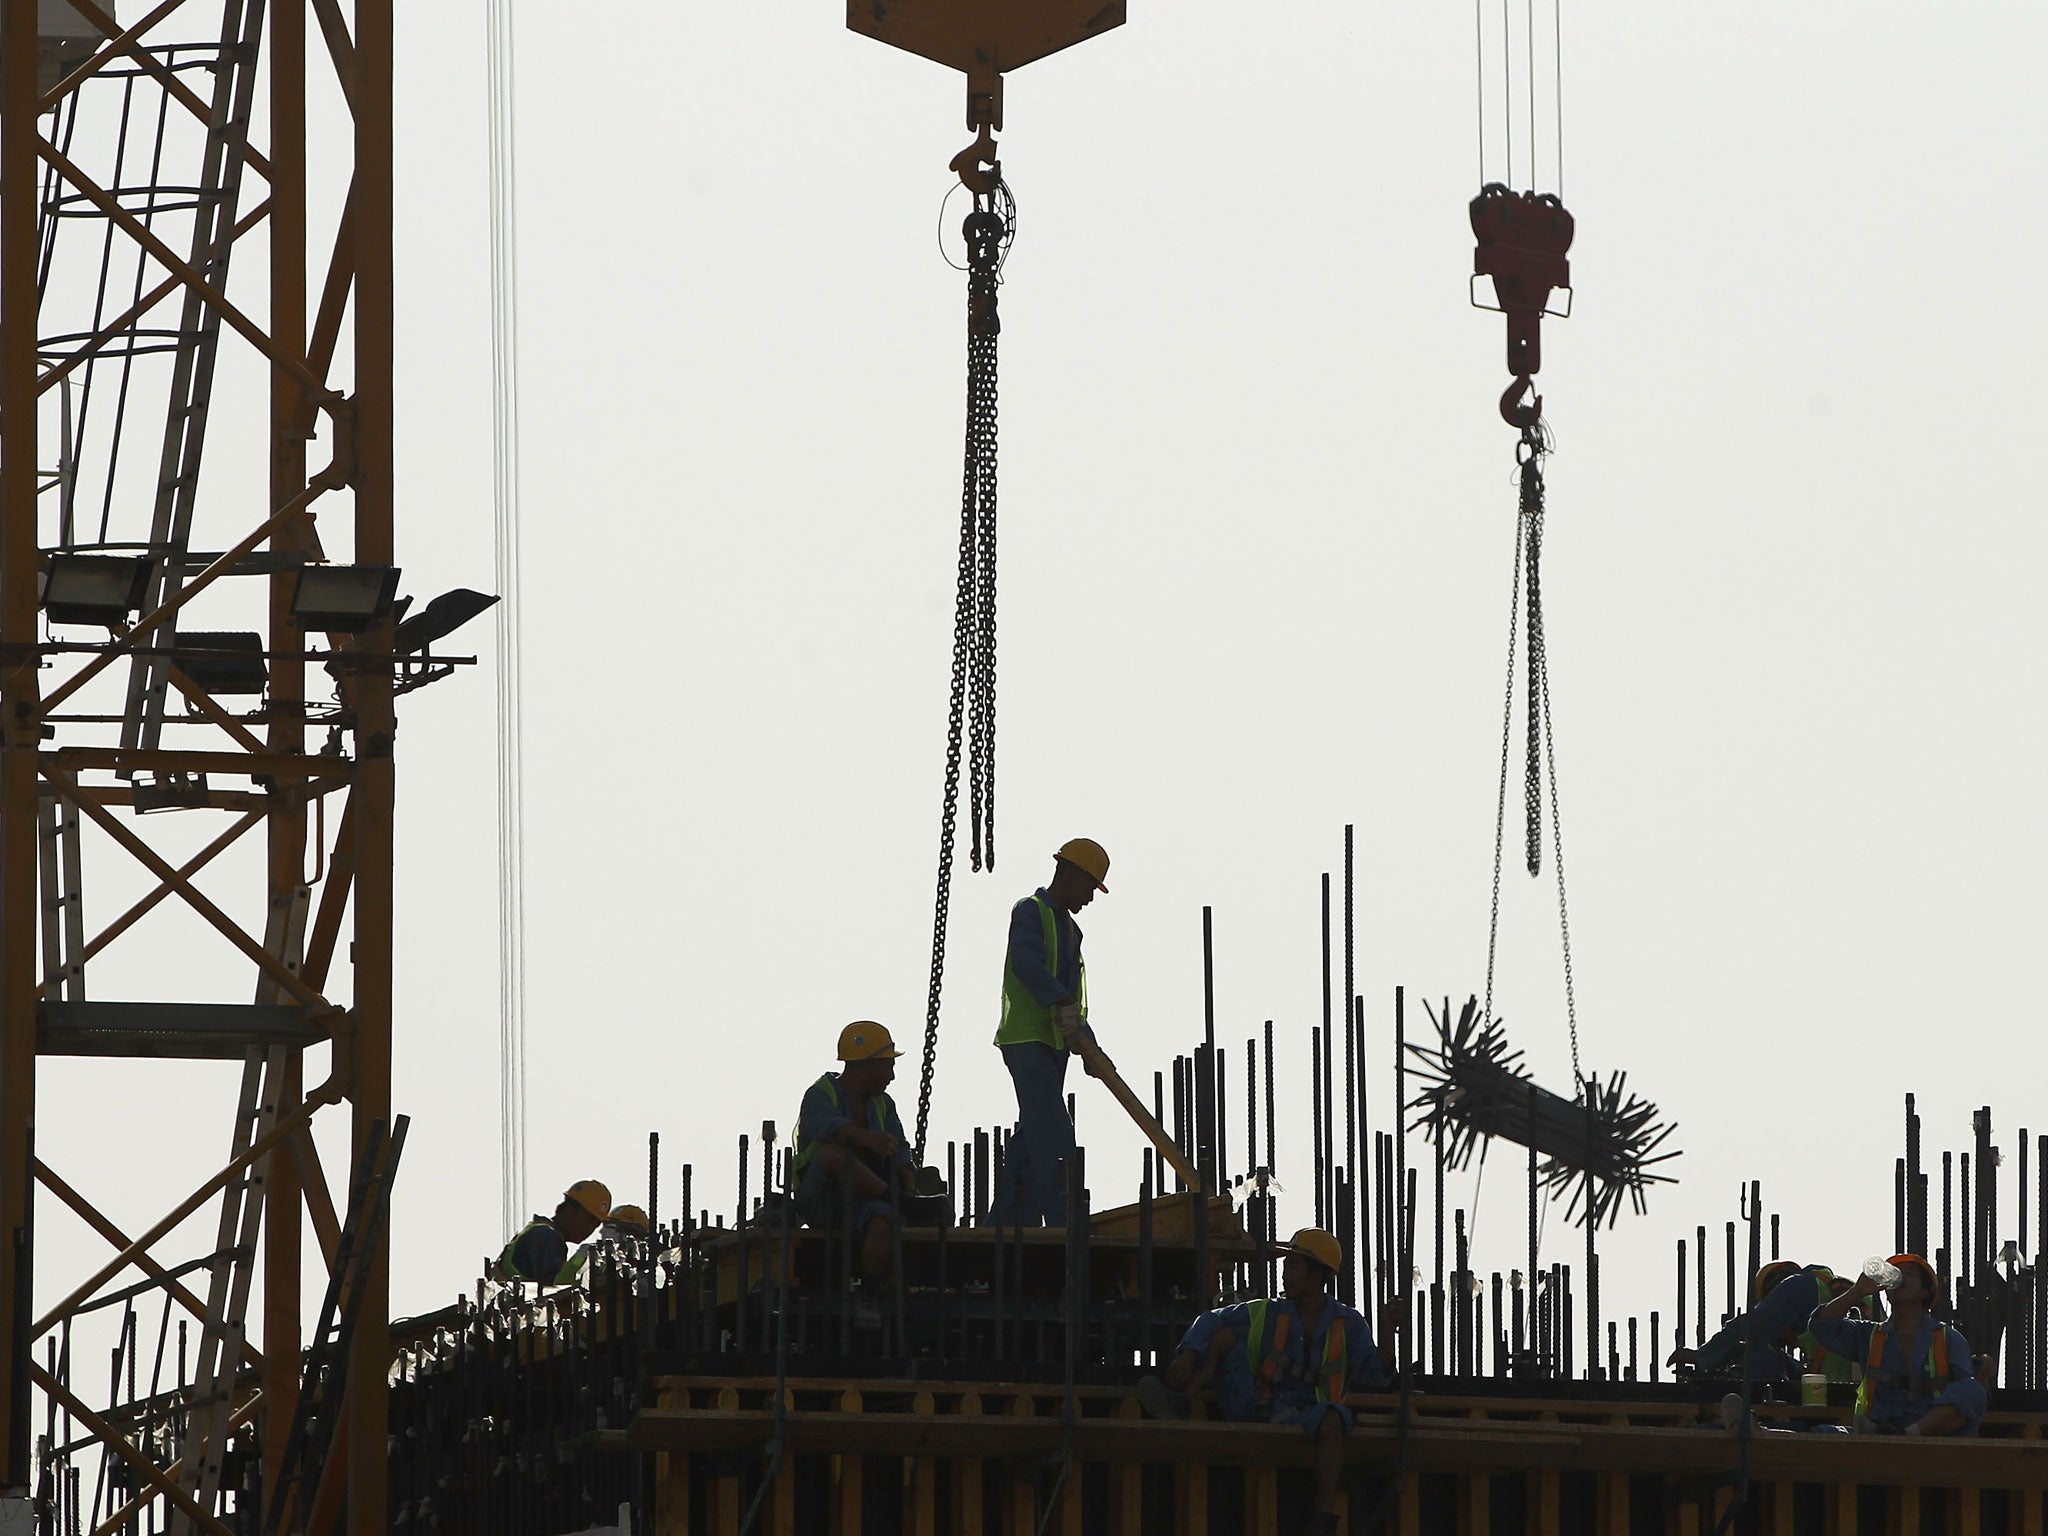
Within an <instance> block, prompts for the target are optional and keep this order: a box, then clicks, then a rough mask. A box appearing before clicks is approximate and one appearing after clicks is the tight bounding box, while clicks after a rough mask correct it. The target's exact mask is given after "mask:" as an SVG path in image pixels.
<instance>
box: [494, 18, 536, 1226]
mask: <svg viewBox="0 0 2048 1536" xmlns="http://www.w3.org/2000/svg"><path fill="white" fill-rule="evenodd" d="M485 48H486V53H487V75H488V81H487V111H488V114H489V117H490V168H489V174H490V246H491V489H492V556H493V565H494V574H495V577H496V581H497V586H498V591H499V593H500V594H501V595H502V598H503V600H502V601H501V602H500V603H499V605H498V611H497V615H496V620H497V645H498V676H497V684H498V687H497V801H498V803H497V844H498V1122H499V1149H498V1155H499V1191H500V1200H501V1203H502V1214H503V1219H504V1225H505V1230H506V1231H507V1232H514V1231H517V1230H518V1228H519V1225H520V1215H521V1211H522V1210H523V1208H524V1203H525V1198H526V1177H527V1167H526V899H525V888H524V882H525V873H526V804H525V757H526V743H525V721H524V715H523V710H522V694H523V681H524V680H523V676H522V663H523V656H522V649H523V646H522V641H523V634H522V629H523V618H524V603H523V601H522V592H521V571H520V519H519V247H518V222H517V219H518V200H517V195H516V194H517V190H518V137H517V131H516V123H515V119H514V87H515V80H514V66H515V63H516V58H517V55H516V50H515V48H514V35H513V26H512V8H511V4H510V0H488V4H487V6H486V9H485Z"/></svg>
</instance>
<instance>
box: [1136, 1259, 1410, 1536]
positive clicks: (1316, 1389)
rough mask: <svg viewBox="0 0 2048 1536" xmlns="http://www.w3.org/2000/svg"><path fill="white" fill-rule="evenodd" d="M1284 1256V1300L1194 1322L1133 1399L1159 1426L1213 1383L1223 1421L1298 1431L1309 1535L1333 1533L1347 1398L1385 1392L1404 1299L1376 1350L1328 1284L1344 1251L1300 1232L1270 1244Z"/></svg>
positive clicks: (1361, 1321) (1392, 1309) (1391, 1307)
mask: <svg viewBox="0 0 2048 1536" xmlns="http://www.w3.org/2000/svg"><path fill="white" fill-rule="evenodd" d="M1275 1252H1277V1253H1278V1254H1279V1255H1280V1256H1281V1261H1282V1262H1281V1267H1280V1287H1281V1292H1282V1295H1281V1299H1279V1300H1275V1301H1246V1302H1240V1303H1238V1304H1237V1305H1236V1306H1231V1307H1220V1308H1218V1309H1217V1310H1215V1311H1213V1312H1205V1313H1204V1314H1202V1316H1200V1317H1198V1318H1196V1319H1195V1321H1194V1323H1193V1324H1192V1325H1191V1326H1190V1327H1189V1329H1188V1331H1187V1334H1186V1335H1185V1336H1184V1337H1183V1338H1182V1339H1181V1341H1180V1348H1179V1350H1178V1351H1177V1352H1176V1353H1175V1355H1174V1357H1173V1361H1172V1363H1171V1364H1170V1365H1168V1366H1167V1368H1166V1376H1165V1379H1164V1380H1162V1379H1161V1378H1159V1377H1157V1376H1146V1377H1144V1378H1143V1379H1141V1380H1140V1381H1139V1383H1138V1401H1139V1402H1140V1403H1141V1404H1143V1405H1144V1408H1145V1411H1146V1412H1147V1413H1149V1414H1151V1415H1152V1416H1153V1417H1154V1418H1158V1419H1182V1418H1186V1417H1187V1413H1188V1408H1189V1405H1190V1403H1191V1401H1192V1399H1193V1398H1194V1396H1195V1395H1196V1394H1198V1393H1200V1392H1201V1391H1203V1390H1204V1389H1205V1388H1207V1387H1209V1386H1210V1385H1211V1384H1213V1385H1214V1386H1215V1389H1216V1397H1217V1402H1218V1405H1219V1406H1220V1407H1221V1409H1222V1411H1223V1417H1224V1418H1226V1419H1230V1420H1233V1421H1235V1422H1238V1423H1266V1424H1294V1425H1298V1426H1300V1427H1301V1429H1302V1430H1304V1431H1305V1432H1306V1433H1307V1434H1308V1435H1310V1436H1311V1437H1312V1438H1313V1439H1314V1440H1315V1442H1316V1507H1315V1517H1314V1519H1313V1520H1312V1521H1311V1522H1310V1525H1309V1530H1310V1531H1311V1532H1312V1533H1316V1536H1321V1533H1324V1532H1334V1531H1336V1529H1337V1528H1338V1527H1337V1513H1338V1502H1339V1499H1340V1497H1341V1495H1342V1487H1343V1471H1344V1435H1345V1432H1346V1431H1348V1430H1349V1429H1350V1428H1351V1425H1352V1416H1351V1410H1350V1409H1349V1408H1347V1407H1346V1406H1345V1405H1344V1397H1345V1394H1346V1393H1347V1392H1350V1391H1352V1390H1354V1389H1356V1390H1361V1391H1367V1392H1372V1391H1382V1390H1384V1389H1385V1388H1387V1387H1388V1386H1389V1385H1391V1383H1392V1381H1393V1376H1394V1345H1393V1340H1394V1336H1395V1335H1396V1334H1398V1333H1399V1332H1400V1331H1401V1328H1402V1321H1401V1318H1402V1313H1403V1309H1404V1306H1405V1303H1404V1302H1401V1301H1395V1302H1392V1303H1389V1304H1388V1306H1387V1307H1386V1308H1385V1310H1383V1311H1382V1312H1381V1314H1380V1323H1381V1331H1382V1333H1383V1334H1384V1336H1385V1337H1384V1338H1383V1340H1382V1341H1381V1342H1380V1344H1379V1345H1378V1346H1377V1347H1375V1346H1374V1343H1373V1334H1372V1329H1371V1327H1370V1326H1369V1325H1368V1324H1367V1323H1366V1320H1365V1318H1364V1317H1363V1316H1361V1315H1360V1314H1359V1312H1358V1311H1357V1310H1356V1309H1355V1308H1353V1307H1349V1306H1346V1305H1345V1304H1344V1303H1343V1302H1341V1301H1339V1300H1337V1298H1336V1297H1335V1296H1333V1295H1332V1294H1331V1292H1330V1283H1331V1281H1332V1280H1334V1279H1335V1278H1336V1275H1337V1271H1338V1270H1339V1269H1340V1268H1342V1267H1343V1263H1344V1250H1343V1248H1342V1247H1341V1246H1340V1245H1339V1244H1338V1242H1337V1239H1336V1238H1335V1237H1333V1236H1331V1235H1330V1234H1329V1233H1328V1232H1325V1231H1323V1230H1321V1229H1320V1228H1318V1227H1304V1228H1303V1229H1302V1230H1301V1231H1299V1232H1296V1233H1295V1234H1294V1237H1293V1239H1292V1240H1291V1241H1289V1242H1286V1243H1282V1244H1278V1245H1276V1246H1275Z"/></svg>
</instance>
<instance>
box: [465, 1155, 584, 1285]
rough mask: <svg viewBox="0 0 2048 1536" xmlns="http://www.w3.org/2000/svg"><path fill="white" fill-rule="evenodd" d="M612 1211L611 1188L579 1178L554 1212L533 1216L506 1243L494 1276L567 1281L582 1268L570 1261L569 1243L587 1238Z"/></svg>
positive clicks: (555, 1282) (553, 1282)
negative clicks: (552, 1213) (547, 1214)
mask: <svg viewBox="0 0 2048 1536" xmlns="http://www.w3.org/2000/svg"><path fill="white" fill-rule="evenodd" d="M611 1213H612V1192H611V1191H610V1190H609V1189H607V1188H605V1187H604V1185H602V1184H600V1183H598V1181H597V1180H596V1179H578V1180H577V1181H576V1182H575V1183H574V1184H571V1185H570V1186H569V1187H568V1189H567V1190H565V1191H564V1192H563V1195H562V1203H561V1204H560V1205H558V1206H556V1207H555V1214H554V1215H552V1216H536V1217H534V1218H533V1220H531V1221H529V1222H528V1223H527V1224H526V1226H525V1228H524V1229H523V1230H521V1232H520V1233H519V1235H518V1236H517V1237H515V1238H513V1239H512V1241H511V1242H509V1243H507V1244H506V1245H505V1247H504V1251H503V1252H501V1253H500V1254H499V1255H498V1262H497V1263H496V1264H494V1265H492V1266H491V1278H492V1279H493V1280H530V1281H535V1282H538V1283H539V1284H542V1285H567V1284H568V1283H569V1282H570V1281H572V1280H574V1279H575V1278H576V1275H577V1273H578V1272H579V1271H580V1270H581V1269H582V1268H583V1266H582V1264H581V1263H580V1262H579V1263H577V1264H575V1265H573V1266H572V1265H571V1264H570V1262H569V1249H570V1246H571V1245H572V1244H575V1243H580V1242H582V1241H583V1240H584V1239H586V1238H588V1237H589V1236H590V1235H591V1234H592V1233H593V1232H595V1231H596V1230H597V1229H598V1225H599V1223H601V1222H602V1221H603V1220H604V1219H605V1217H607V1216H609V1215H611Z"/></svg>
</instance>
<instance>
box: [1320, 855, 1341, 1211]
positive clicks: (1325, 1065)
mask: <svg viewBox="0 0 2048 1536" xmlns="http://www.w3.org/2000/svg"><path fill="white" fill-rule="evenodd" d="M1332 943H1333V940H1332V936H1331V931H1330V877H1329V876H1328V875H1327V874H1326V875H1324V876H1323V978H1322V979H1323V1021H1322V1023H1321V1024H1320V1025H1319V1026H1318V1033H1317V1035H1316V1044H1317V1046H1318V1047H1319V1048H1320V1054H1319V1055H1318V1056H1317V1058H1316V1062H1315V1094H1316V1122H1315V1123H1316V1127H1317V1129H1316V1155H1315V1170H1316V1212H1317V1215H1316V1225H1317V1226H1319V1227H1323V1228H1325V1229H1327V1228H1329V1227H1331V1226H1333V1225H1335V1223H1334V1221H1333V1220H1332V1219H1331V1217H1330V1214H1329V1213H1330V1207H1331V1206H1332V1205H1333V1204H1334V1203H1335V1201H1336V1186H1335V1185H1334V1184H1333V1183H1332V1182H1331V1178H1330V1175H1331V1170H1332V1167H1333V1165H1334V1164H1335V1162H1336V1160H1337V1158H1336V1145H1337V1128H1336V1124H1335V1120H1334V1114H1333V1111H1334V1109H1335V1105H1334V1103H1333V1102H1332V1100H1331V1095H1330V1077H1331V1072H1330V1068H1331V1065H1332V1058H1333V1057H1334V1055H1335V1052H1336V1045H1337V1037H1336V1036H1335V1035H1333V1034H1331V1033H1330V1026H1331V1020H1332V1018H1333V1013H1332V1009H1331V1002H1332V998H1331V987H1332V986H1333V985H1334V984H1335V983H1334V980H1333V977H1332V975H1331V968H1332V965H1333V964H1334V960H1333V953H1334V952H1333V949H1332Z"/></svg>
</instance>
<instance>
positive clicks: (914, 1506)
mask: <svg viewBox="0 0 2048 1536" xmlns="http://www.w3.org/2000/svg"><path fill="white" fill-rule="evenodd" d="M910 1411H911V1412H912V1413H914V1414H918V1415H920V1416H922V1417H925V1418H930V1417H931V1416H932V1415H933V1414H934V1413H936V1412H937V1411H938V1403H937V1400H936V1399H935V1398H934V1397H933V1396H932V1394H931V1393H929V1392H920V1393H918V1394H917V1396H915V1397H914V1398H912V1399H911V1400H910ZM903 1493H904V1499H905V1502H906V1503H907V1504H908V1506H909V1508H908V1510H907V1514H908V1516H909V1519H908V1522H907V1523H908V1525H909V1527H910V1531H911V1536H937V1532H938V1528H939V1509H938V1503H939V1464H938V1462H937V1460H936V1459H935V1458H933V1457H930V1456H911V1457H907V1458H905V1460H904V1463H903Z"/></svg>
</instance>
